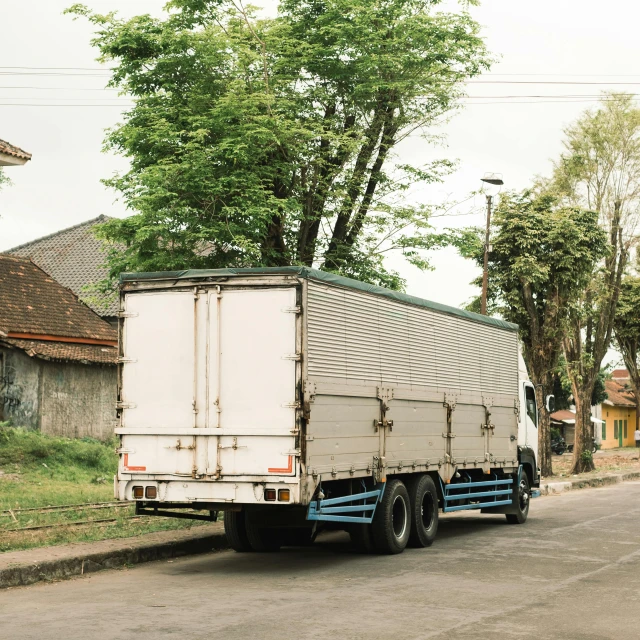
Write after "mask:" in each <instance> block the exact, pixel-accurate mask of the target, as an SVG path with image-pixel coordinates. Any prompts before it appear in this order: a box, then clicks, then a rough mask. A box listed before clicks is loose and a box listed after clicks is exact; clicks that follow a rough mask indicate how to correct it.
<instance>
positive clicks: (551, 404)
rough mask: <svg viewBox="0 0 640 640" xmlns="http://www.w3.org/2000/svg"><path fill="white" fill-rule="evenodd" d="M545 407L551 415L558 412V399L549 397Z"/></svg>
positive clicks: (545, 401) (546, 399)
mask: <svg viewBox="0 0 640 640" xmlns="http://www.w3.org/2000/svg"><path fill="white" fill-rule="evenodd" d="M544 405H545V407H547V411H548V412H549V413H553V412H554V411H555V410H556V398H555V396H547V397H546V398H545V400H544Z"/></svg>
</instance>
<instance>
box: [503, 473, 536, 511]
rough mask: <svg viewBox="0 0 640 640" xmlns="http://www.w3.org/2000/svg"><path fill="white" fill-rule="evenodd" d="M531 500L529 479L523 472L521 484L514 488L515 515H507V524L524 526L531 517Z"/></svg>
mask: <svg viewBox="0 0 640 640" xmlns="http://www.w3.org/2000/svg"><path fill="white" fill-rule="evenodd" d="M530 498H531V490H530V488H529V478H528V477H527V474H526V473H525V472H524V471H523V472H522V473H521V474H520V483H519V484H518V486H517V487H514V488H513V502H514V505H516V508H517V511H516V512H515V513H507V522H508V523H509V524H524V522H525V521H526V520H527V516H528V515H529V501H530Z"/></svg>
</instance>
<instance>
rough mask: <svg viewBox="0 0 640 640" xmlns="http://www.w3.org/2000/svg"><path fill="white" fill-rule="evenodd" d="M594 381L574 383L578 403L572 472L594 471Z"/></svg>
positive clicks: (576, 402)
mask: <svg viewBox="0 0 640 640" xmlns="http://www.w3.org/2000/svg"><path fill="white" fill-rule="evenodd" d="M593 386H594V382H593V381H588V382H587V384H583V385H581V386H580V387H578V386H577V385H576V384H575V383H574V384H573V399H574V402H575V404H576V430H575V436H574V443H573V466H572V467H571V473H572V474H574V473H585V472H587V471H594V470H595V468H596V467H595V465H594V463H593V427H592V423H591V396H592V394H593Z"/></svg>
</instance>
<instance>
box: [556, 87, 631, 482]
mask: <svg viewBox="0 0 640 640" xmlns="http://www.w3.org/2000/svg"><path fill="white" fill-rule="evenodd" d="M564 147H565V151H564V153H563V154H562V155H561V157H560V160H559V162H558V163H557V164H556V165H555V167H554V175H553V180H552V181H551V183H550V184H549V187H550V188H552V189H554V191H555V192H556V193H557V194H559V196H560V197H561V198H562V199H563V201H564V202H566V203H569V204H573V205H582V206H585V207H588V208H590V209H593V210H594V211H596V212H597V213H598V215H599V221H600V225H601V227H602V228H603V229H604V231H605V232H606V234H607V250H606V253H605V256H604V257H603V258H602V259H601V260H600V261H599V262H598V263H597V264H596V267H595V268H594V269H593V272H592V274H591V278H590V281H589V283H588V285H587V286H586V287H584V290H583V292H582V294H581V296H580V298H579V300H578V301H577V303H576V304H574V305H573V307H572V309H571V313H570V322H569V329H568V332H567V335H566V336H565V340H564V352H565V355H566V358H567V371H568V374H569V378H570V380H571V385H572V389H573V398H574V402H575V405H576V438H575V446H574V460H573V467H572V470H571V472H572V473H581V472H583V471H590V470H592V469H594V468H595V467H594V464H593V459H592V458H591V456H590V455H589V453H588V452H590V450H591V439H592V437H593V428H592V425H591V398H592V395H593V389H594V385H595V384H596V381H597V379H598V375H599V373H600V368H601V366H602V360H603V358H604V357H605V355H606V353H607V350H608V349H609V347H610V345H611V340H612V334H613V327H614V320H615V317H616V309H617V305H618V296H619V292H620V287H621V283H622V278H623V275H624V272H625V268H626V266H627V262H628V258H629V253H630V251H631V248H632V246H633V244H634V242H635V233H636V227H637V219H638V211H639V210H640V109H638V108H636V107H635V105H634V103H633V98H632V96H629V95H626V94H625V95H622V94H611V95H608V96H605V97H604V98H603V100H602V103H601V104H600V106H599V107H597V108H596V109H593V110H589V111H587V112H585V113H584V114H583V115H582V116H581V117H580V118H579V119H578V120H577V121H576V122H575V123H574V124H572V125H571V126H570V127H568V128H567V129H566V130H565V140H564Z"/></svg>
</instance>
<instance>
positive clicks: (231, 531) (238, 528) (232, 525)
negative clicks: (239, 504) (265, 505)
mask: <svg viewBox="0 0 640 640" xmlns="http://www.w3.org/2000/svg"><path fill="white" fill-rule="evenodd" d="M224 532H225V534H226V535H227V540H228V541H229V546H230V547H231V548H232V549H233V550H234V551H238V552H242V551H251V544H250V542H249V537H248V536H247V527H246V514H245V512H244V511H227V512H226V513H225V514H224Z"/></svg>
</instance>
